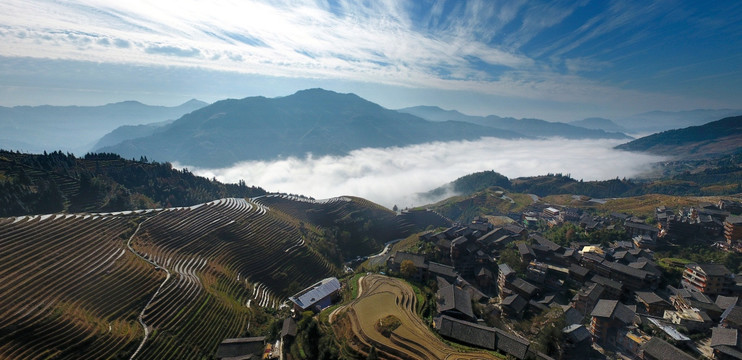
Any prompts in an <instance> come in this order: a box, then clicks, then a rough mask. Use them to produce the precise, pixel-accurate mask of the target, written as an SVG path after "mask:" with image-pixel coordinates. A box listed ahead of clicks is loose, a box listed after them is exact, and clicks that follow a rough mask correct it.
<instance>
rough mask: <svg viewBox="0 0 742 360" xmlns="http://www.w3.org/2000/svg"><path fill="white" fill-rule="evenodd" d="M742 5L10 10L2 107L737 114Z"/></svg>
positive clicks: (21, 6)
mask: <svg viewBox="0 0 742 360" xmlns="http://www.w3.org/2000/svg"><path fill="white" fill-rule="evenodd" d="M741 16H742V3H739V2H735V1H714V2H704V3H699V2H695V1H690V0H685V1H675V2H653V3H651V4H647V3H646V2H643V1H620V2H605V1H598V0H585V1H565V2H553V1H527V2H498V1H445V0H439V1H432V2H425V3H421V2H418V1H377V2H365V3H364V2H362V3H358V2H353V1H321V0H316V1H315V0H304V1H261V0H250V1H240V2H227V1H225V2H216V3H209V4H208V5H204V4H203V3H201V2H198V1H195V0H184V1H158V2H156V3H151V2H146V1H139V0H132V1H127V2H116V1H108V0H93V1H77V0H71V1H66V2H46V1H40V0H8V1H4V2H2V3H0V23H2V24H3V25H4V26H3V27H2V28H1V29H0V38H2V39H3V43H4V44H5V45H6V46H3V47H1V48H0V78H2V79H3V81H2V83H0V105H19V104H24V105H41V104H52V105H70V104H75V105H92V104H105V103H111V102H118V101H124V100H136V101H140V102H143V103H150V104H171V105H174V104H180V103H183V102H185V101H187V100H189V99H191V98H197V99H200V100H203V101H207V102H213V101H216V100H219V99H225V98H242V97H246V96H258V95H262V96H267V97H274V96H285V95H289V94H291V93H293V92H295V91H297V90H301V89H305V88H312V87H322V88H326V89H332V90H334V91H338V92H344V93H345V92H353V93H356V94H358V95H359V96H362V97H364V98H366V99H368V100H370V101H373V102H376V103H378V104H381V105H382V106H384V107H387V108H390V109H398V108H403V107H408V106H415V105H438V106H440V107H443V108H447V109H457V110H460V111H462V112H465V113H468V114H473V115H488V114H497V115H499V116H510V117H515V118H524V117H535V118H541V119H548V120H552V121H570V120H577V119H582V118H586V117H592V116H602V117H608V118H613V117H618V116H626V115H630V114H636V113H641V112H644V111H652V110H662V111H680V110H691V109H707V108H711V109H719V108H735V107H738V105H739V99H740V97H741V96H742V85H741V84H742V67H740V66H739V65H740V63H741V62H742V55H740V54H742V51H740V50H741V49H742V23H740V22H739V21H736V19H738V18H740V17H741Z"/></svg>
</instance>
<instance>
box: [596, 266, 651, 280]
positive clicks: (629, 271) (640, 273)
mask: <svg viewBox="0 0 742 360" xmlns="http://www.w3.org/2000/svg"><path fill="white" fill-rule="evenodd" d="M603 265H605V266H607V267H608V268H610V269H611V271H615V272H619V273H622V274H624V275H628V276H631V277H634V278H637V279H641V280H644V279H646V278H647V276H649V275H650V273H649V272H647V271H644V270H641V269H635V268H633V267H631V266H628V265H624V264H621V263H615V262H610V261H603Z"/></svg>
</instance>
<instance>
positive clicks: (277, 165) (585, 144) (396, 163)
mask: <svg viewBox="0 0 742 360" xmlns="http://www.w3.org/2000/svg"><path fill="white" fill-rule="evenodd" d="M621 142H622V141H621V140H606V139H591V140H566V139H559V138H551V139H541V140H503V139H495V138H482V139H480V140H476V141H452V142H445V143H426V144H419V145H412V146H406V147H391V148H384V149H371V148H366V149H360V150H354V151H352V152H350V154H348V155H346V156H322V157H312V156H307V157H304V158H296V157H291V158H287V159H281V160H275V161H246V162H242V163H237V164H235V165H233V166H231V167H227V168H221V169H199V168H194V167H187V168H188V169H189V170H190V171H192V172H193V173H195V174H197V175H201V176H205V177H207V178H214V177H215V178H216V179H218V180H220V181H223V182H229V183H237V182H238V181H239V180H245V182H246V183H248V184H259V185H260V186H261V187H263V188H264V189H266V190H268V191H271V192H282V193H288V194H300V195H305V196H312V197H314V198H316V199H327V198H332V197H336V196H343V195H352V196H360V197H362V198H365V199H368V200H371V201H374V202H376V203H378V204H381V205H384V206H386V207H388V208H392V207H393V206H394V205H397V206H399V207H401V208H406V207H413V206H420V205H425V204H430V203H433V202H436V201H437V200H442V199H445V198H447V197H449V196H452V195H455V194H454V193H452V192H447V193H443V194H441V195H440V196H439V197H437V198H430V197H427V196H421V195H420V194H421V193H425V192H429V191H430V190H433V189H436V188H438V187H440V186H444V185H446V184H448V183H450V182H451V181H453V180H456V179H457V178H459V177H461V176H464V175H467V174H471V173H474V172H478V171H484V170H492V169H494V170H495V171H497V172H499V173H501V174H503V175H505V176H507V177H508V178H511V179H512V178H516V177H522V176H536V175H545V174H547V173H552V174H555V173H562V174H565V175H570V176H571V177H572V178H573V179H578V180H579V179H583V180H585V181H588V180H608V179H615V178H617V177H618V178H624V177H625V178H632V177H634V176H636V175H641V174H642V173H643V172H645V171H647V170H648V169H649V168H650V166H651V164H652V163H656V162H658V161H662V160H665V159H664V158H662V157H659V156H653V155H647V154H641V153H629V152H624V151H618V150H615V149H613V146H616V145H618V144H620V143H621ZM586 154H589V156H586ZM174 166H176V167H178V168H182V167H184V166H183V165H179V164H174Z"/></svg>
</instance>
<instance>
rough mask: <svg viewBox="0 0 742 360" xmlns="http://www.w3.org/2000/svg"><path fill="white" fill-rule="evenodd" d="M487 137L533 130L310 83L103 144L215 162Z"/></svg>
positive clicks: (133, 153) (131, 154) (125, 152)
mask: <svg viewBox="0 0 742 360" xmlns="http://www.w3.org/2000/svg"><path fill="white" fill-rule="evenodd" d="M485 136H489V137H497V138H508V139H510V138H521V137H526V136H524V135H522V134H519V133H517V132H514V131H510V130H501V129H494V128H491V127H486V126H481V125H477V124H472V123H468V122H460V121H446V122H431V121H427V120H424V119H422V118H419V117H417V116H414V115H411V114H405V113H400V112H397V111H394V110H389V109H385V108H383V107H381V106H380V105H378V104H375V103H372V102H370V101H367V100H365V99H362V98H361V97H359V96H357V95H355V94H340V93H336V92H333V91H328V90H323V89H309V90H302V91H299V92H297V93H295V94H293V95H289V96H285V97H278V98H272V99H269V98H265V97H262V96H259V97H248V98H244V99H240V100H235V99H228V100H222V101H218V102H216V103H214V104H211V105H209V106H206V107H204V108H202V109H199V110H197V111H194V112H192V113H190V114H187V115H185V116H183V117H182V118H180V119H178V120H177V121H175V122H173V123H172V124H170V125H167V126H166V127H164V128H162V129H161V130H158V131H157V133H155V134H152V135H150V136H147V137H143V138H138V139H132V140H128V141H125V142H123V143H120V144H117V145H114V146H109V147H104V148H101V149H100V151H102V152H113V153H117V154H121V155H122V156H124V157H126V158H139V157H140V156H147V157H148V158H149V159H154V160H158V161H177V162H179V163H181V164H186V165H189V166H198V167H211V168H213V167H224V166H229V165H232V164H234V163H236V162H240V161H248V160H272V159H276V158H282V157H289V156H298V157H304V156H306V155H307V154H312V155H314V156H322V155H344V154H347V153H348V152H350V151H352V150H356V149H360V148H365V147H373V148H380V147H391V146H406V145H412V144H421V143H426V142H431V141H453V140H474V139H478V138H481V137H485Z"/></svg>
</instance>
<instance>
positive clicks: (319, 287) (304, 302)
mask: <svg viewBox="0 0 742 360" xmlns="http://www.w3.org/2000/svg"><path fill="white" fill-rule="evenodd" d="M338 290H340V281H338V279H337V278H334V277H330V278H327V279H323V280H320V281H319V282H317V283H315V284H314V285H312V286H310V287H308V288H306V289H304V290H302V291H300V292H299V293H297V294H296V295H294V296H290V297H289V300H291V301H292V302H293V303H294V304H296V305H298V306H299V307H300V308H302V309H307V308H309V307H311V306H312V305H314V304H315V303H316V302H318V301H320V300H322V299H324V298H325V297H327V296H328V295H330V294H332V293H334V292H336V291H338Z"/></svg>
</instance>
